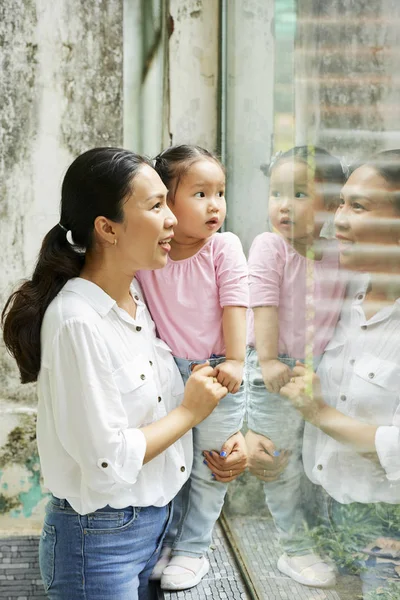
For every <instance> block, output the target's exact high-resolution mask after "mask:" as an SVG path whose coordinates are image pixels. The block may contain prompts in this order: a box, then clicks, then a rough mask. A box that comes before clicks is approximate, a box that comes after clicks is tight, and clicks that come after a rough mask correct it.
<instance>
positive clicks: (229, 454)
mask: <svg viewBox="0 0 400 600" xmlns="http://www.w3.org/2000/svg"><path fill="white" fill-rule="evenodd" d="M203 455H204V462H205V463H206V464H207V467H208V468H209V469H210V471H211V472H212V473H213V474H214V479H215V480H216V481H221V482H222V483H229V482H230V481H233V480H234V479H236V477H238V476H239V475H240V474H241V473H243V471H245V470H246V467H247V448H246V443H245V441H244V437H243V435H242V434H241V433H240V431H238V432H237V433H234V434H233V435H231V437H230V438H229V439H228V440H227V441H226V442H225V444H224V445H223V446H222V448H221V452H220V453H218V451H217V450H212V451H204V452H203Z"/></svg>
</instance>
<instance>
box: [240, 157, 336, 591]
mask: <svg viewBox="0 0 400 600" xmlns="http://www.w3.org/2000/svg"><path fill="white" fill-rule="evenodd" d="M342 183H343V171H342V168H341V165H340V163H339V161H338V160H337V159H336V158H334V157H332V156H331V155H330V154H329V153H328V152H326V151H324V150H322V149H319V148H315V149H311V148H309V147H307V146H301V147H297V148H293V149H292V150H290V151H288V152H286V153H284V154H281V155H279V156H278V158H277V160H276V161H275V162H274V163H273V166H272V168H271V181H270V198H269V215H270V221H271V224H272V225H273V227H274V231H275V232H274V233H263V234H261V235H259V236H257V237H256V238H255V240H254V242H253V245H252V247H251V250H250V255H249V283H250V305H251V307H252V308H253V312H254V331H253V319H252V315H250V319H249V346H250V347H249V351H248V365H249V367H248V368H249V401H248V426H249V429H250V431H249V433H248V434H247V437H246V441H247V442H248V445H249V453H250V460H251V470H252V471H253V473H255V474H256V475H257V476H258V477H260V479H262V480H263V481H264V482H265V483H264V490H265V496H266V501H267V504H268V507H269V510H270V512H271V514H272V516H273V518H274V521H275V524H276V526H277V528H278V530H279V533H280V541H281V544H282V546H283V548H284V551H285V553H284V554H283V555H282V556H281V557H280V559H279V561H278V568H279V569H280V570H281V571H283V572H284V573H286V574H287V575H289V576H291V577H292V578H293V579H296V580H297V581H299V582H300V583H303V584H305V585H312V586H328V585H331V584H332V583H333V582H334V574H333V573H332V570H331V569H330V568H329V567H328V565H326V564H325V563H324V562H323V561H322V559H321V558H320V557H319V556H318V555H316V554H314V552H313V551H312V544H311V542H310V540H308V539H306V538H305V536H300V535H299V532H300V531H303V530H304V522H308V523H309V524H310V520H311V517H312V512H313V511H312V503H311V502H310V500H311V495H312V494H311V490H308V491H309V497H306V499H305V498H304V492H305V490H304V488H305V487H306V484H305V482H307V479H306V478H305V477H304V471H303V467H302V462H301V445H302V435H303V428H304V420H303V419H302V417H301V415H300V414H299V413H297V412H296V411H295V410H294V409H293V408H292V407H291V405H290V403H289V402H288V401H287V400H286V399H285V398H283V397H282V396H280V395H279V390H280V388H281V387H282V386H283V385H284V384H285V383H287V382H288V381H289V379H290V376H291V369H292V368H293V367H294V365H295V363H296V359H298V360H304V359H305V358H306V342H307V340H306V325H307V318H306V308H307V309H308V308H309V305H310V304H312V303H313V308H314V311H315V315H314V319H313V321H312V323H313V327H312V329H313V332H314V334H315V335H314V343H313V353H314V357H315V362H316V361H317V360H318V357H320V356H321V354H322V353H323V351H324V348H325V346H326V344H327V342H328V341H329V339H330V337H331V335H332V332H333V328H334V327H335V324H336V321H337V318H338V315H339V311H340V306H341V301H342V297H343V292H344V285H343V284H342V283H341V281H340V279H339V276H338V268H339V264H338V252H337V243H336V242H332V241H331V240H329V241H328V240H326V239H323V238H320V237H319V235H320V232H321V229H322V226H323V224H324V220H325V218H326V213H327V211H329V210H331V209H332V208H333V207H335V208H336V206H337V202H338V193H339V189H340V187H339V186H341V184H342ZM310 248H311V249H312V251H313V258H314V261H313V262H311V263H310V259H309V258H308V254H309V250H310ZM307 269H311V279H312V281H311V282H309V283H308V284H307V281H306V275H307ZM311 285H312V288H311V287H310V286H311ZM310 292H311V294H312V295H311V302H310V298H309V297H307V293H310ZM308 321H310V317H309V318H308ZM256 434H258V435H256ZM260 434H261V435H260ZM262 436H264V437H262ZM266 438H267V439H266ZM260 449H261V450H262V452H263V453H265V452H267V453H269V454H270V456H271V460H272V459H273V458H274V457H276V456H279V453H280V450H282V451H283V452H282V454H281V456H279V458H278V459H277V465H276V466H277V467H278V461H281V470H282V473H281V475H280V477H279V478H277V477H276V473H273V472H272V473H271V472H270V471H268V472H267V470H264V466H262V467H261V470H260V469H258V468H257V466H256V465H255V463H254V457H255V455H256V454H257V452H258V451H260ZM283 449H284V450H283ZM289 454H290V458H289ZM286 463H287V466H286ZM284 467H285V468H284ZM271 475H272V476H271ZM308 487H310V486H308ZM310 513H311V514H310Z"/></svg>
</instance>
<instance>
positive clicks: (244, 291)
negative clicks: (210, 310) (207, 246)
mask: <svg viewBox="0 0 400 600" xmlns="http://www.w3.org/2000/svg"><path fill="white" fill-rule="evenodd" d="M215 240H216V248H215V257H214V258H215V269H216V276H217V285H218V290H219V303H220V305H221V307H222V308H223V307H224V306H243V307H245V308H247V307H248V305H249V284H248V270H247V261H246V257H245V255H244V252H243V248H242V244H241V242H240V240H239V238H238V237H237V236H236V235H235V234H234V233H230V232H226V233H223V234H219V235H218V237H216V238H215Z"/></svg>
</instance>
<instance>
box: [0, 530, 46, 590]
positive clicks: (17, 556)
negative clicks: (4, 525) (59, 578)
mask: <svg viewBox="0 0 400 600" xmlns="http://www.w3.org/2000/svg"><path fill="white" fill-rule="evenodd" d="M38 546H39V538H38V537H12V538H7V539H5V538H2V539H0V598H1V600H31V599H33V598H34V599H35V600H45V595H44V590H43V584H42V581H41V579H40V572H39V557H38Z"/></svg>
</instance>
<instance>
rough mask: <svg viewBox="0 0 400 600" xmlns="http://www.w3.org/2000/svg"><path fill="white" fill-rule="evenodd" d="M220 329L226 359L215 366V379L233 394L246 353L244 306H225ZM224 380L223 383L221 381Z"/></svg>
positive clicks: (240, 381) (241, 376)
mask: <svg viewBox="0 0 400 600" xmlns="http://www.w3.org/2000/svg"><path fill="white" fill-rule="evenodd" d="M222 331H223V334H224V342H225V349H226V361H225V362H223V363H221V364H220V365H218V366H217V367H216V370H217V371H218V375H217V379H218V381H219V383H220V384H221V385H224V386H225V387H227V388H228V390H229V392H231V393H232V394H235V393H236V392H237V391H238V390H239V387H240V384H241V383H242V378H243V365H244V358H245V353H246V308H244V307H243V306H225V307H224V309H223V317H222ZM222 382H225V383H222Z"/></svg>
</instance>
